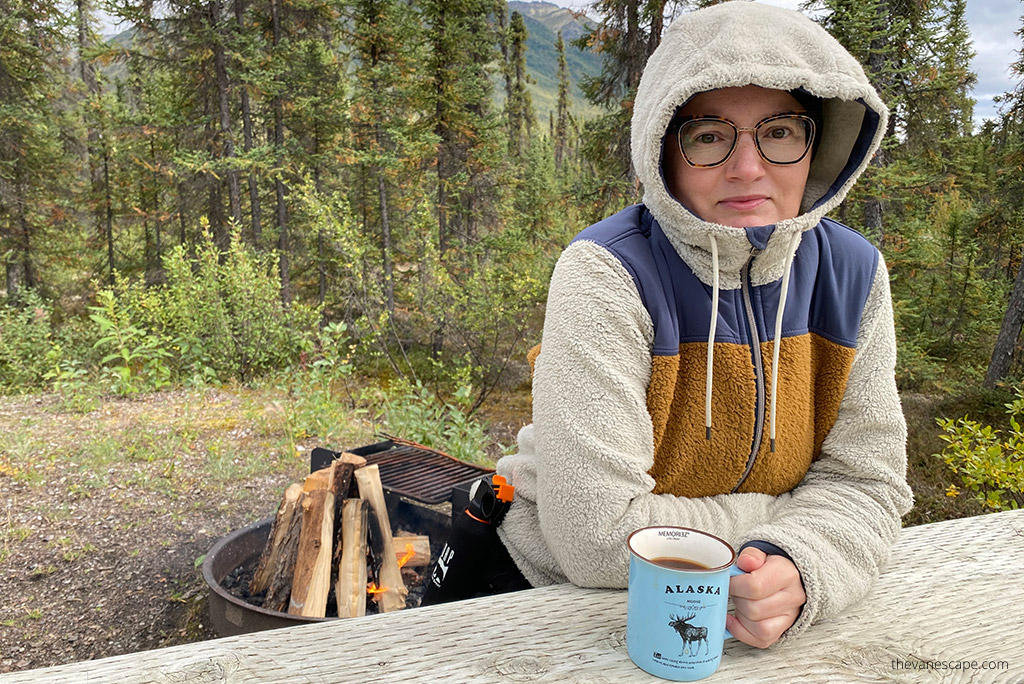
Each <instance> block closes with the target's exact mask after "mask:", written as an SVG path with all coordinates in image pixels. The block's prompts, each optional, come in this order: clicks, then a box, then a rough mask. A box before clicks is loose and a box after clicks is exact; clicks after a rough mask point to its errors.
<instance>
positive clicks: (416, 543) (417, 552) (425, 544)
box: [392, 534, 430, 568]
mask: <svg viewBox="0 0 1024 684" xmlns="http://www.w3.org/2000/svg"><path fill="white" fill-rule="evenodd" d="M408 545H411V546H412V556H410V557H409V558H408V559H407V560H406V561H405V563H402V567H403V568H422V567H424V566H426V565H430V537H427V536H425V535H422V534H407V535H399V536H397V537H394V538H393V539H392V548H394V550H395V558H397V559H398V560H399V562H401V560H402V558H403V557H404V556H405V555H406V554H407V553H409V548H408Z"/></svg>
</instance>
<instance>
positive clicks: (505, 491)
mask: <svg viewBox="0 0 1024 684" xmlns="http://www.w3.org/2000/svg"><path fill="white" fill-rule="evenodd" d="M491 481H492V482H493V483H494V485H495V487H497V490H496V491H495V496H497V498H498V501H511V500H512V497H513V496H514V495H515V493H516V488H515V487H513V486H512V485H510V484H509V483H508V480H506V479H505V478H504V477H502V476H501V475H495V476H494V477H493V478H491Z"/></svg>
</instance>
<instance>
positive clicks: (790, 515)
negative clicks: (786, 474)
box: [744, 257, 913, 638]
mask: <svg viewBox="0 0 1024 684" xmlns="http://www.w3.org/2000/svg"><path fill="white" fill-rule="evenodd" d="M895 366H896V334H895V330H894V323H893V314H892V300H891V298H890V294H889V274H888V271H887V270H886V267H885V264H884V262H883V261H882V259H881V257H879V263H878V270H877V271H876V273H875V280H874V283H873V285H872V288H871V292H870V293H869V294H868V300H867V304H866V306H865V309H864V314H863V316H862V318H861V325H860V331H859V333H858V337H857V353H856V356H855V357H854V361H853V366H852V368H851V369H850V377H849V380H848V381H847V386H846V393H845V394H844V395H843V400H842V402H841V404H840V406H839V415H838V417H837V419H836V422H835V425H833V427H832V430H831V431H830V432H829V434H828V436H827V437H826V438H825V442H824V444H823V446H822V453H821V456H820V457H819V458H818V460H816V461H815V462H814V463H813V464H812V465H811V468H810V470H809V471H808V472H807V475H805V476H804V479H803V480H802V481H801V483H800V484H799V485H797V487H796V488H794V489H793V490H792V491H791V492H790V493H789V497H788V499H787V501H785V503H784V504H783V505H782V506H780V507H779V508H778V509H776V511H775V512H774V515H773V516H772V517H770V518H766V519H765V520H764V521H763V523H762V524H760V525H757V526H756V527H754V528H752V529H750V530H749V531H748V532H747V533H746V535H745V536H746V539H745V540H744V541H746V540H751V539H760V540H764V541H767V542H771V543H773V544H775V545H776V546H779V547H780V548H782V549H783V550H785V551H786V552H787V553H788V554H789V555H790V557H792V559H793V561H794V563H796V566H797V568H799V569H800V574H801V578H802V579H803V583H804V589H805V591H806V592H807V604H806V605H805V606H804V609H803V612H802V613H801V615H800V618H799V619H798V620H797V622H796V623H795V624H794V625H793V627H791V628H790V629H789V631H787V632H786V634H785V635H784V637H783V638H786V637H789V636H792V635H793V634H798V633H799V632H801V631H803V630H804V629H805V628H806V627H807V626H808V625H810V624H811V623H813V622H815V621H817V620H819V619H821V618H825V617H829V616H831V615H834V614H836V613H838V612H839V611H841V610H842V609H843V608H845V607H847V606H848V605H851V604H853V603H854V602H856V601H857V600H859V599H860V598H861V597H862V596H864V594H866V593H867V591H868V590H869V589H870V587H871V584H872V583H873V582H874V580H875V578H876V577H877V576H878V574H879V572H880V570H881V568H882V566H883V565H884V564H885V563H886V561H887V560H888V558H889V552H890V549H891V547H892V544H893V542H894V541H895V539H896V536H897V535H898V534H899V531H900V518H901V516H902V515H903V514H904V513H906V512H907V511H909V510H910V507H911V505H912V504H913V494H912V492H911V490H910V487H909V486H908V485H907V481H906V468H907V456H906V435H907V428H906V423H905V421H904V419H903V411H902V408H901V406H900V398H899V395H898V394H897V391H896V381H895V376H894V370H895Z"/></svg>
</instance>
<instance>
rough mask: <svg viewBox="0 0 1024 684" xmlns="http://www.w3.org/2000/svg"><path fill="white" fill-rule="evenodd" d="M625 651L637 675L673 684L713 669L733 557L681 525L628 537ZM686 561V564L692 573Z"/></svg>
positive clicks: (721, 637)
mask: <svg viewBox="0 0 1024 684" xmlns="http://www.w3.org/2000/svg"><path fill="white" fill-rule="evenodd" d="M626 545H627V546H628V547H629V595H628V607H627V609H626V650H627V651H628V652H629V657H630V659H632V661H633V662H634V663H636V664H637V666H638V667H640V668H641V669H642V670H645V671H647V672H650V673H651V674H653V675H657V676H658V677H662V678H663V679H670V680H673V681H677V682H690V681H694V680H696V679H703V678H704V677H707V676H709V675H711V674H712V673H713V672H714V671H715V670H717V669H718V665H719V663H721V661H722V642H723V641H724V640H725V639H729V638H731V637H732V635H731V634H729V632H728V630H726V629H725V613H726V607H727V606H728V603H729V578H730V577H732V576H733V575H738V574H741V573H742V572H743V571H742V570H740V569H739V568H737V567H736V551H735V550H733V548H732V546H730V545H729V544H727V543H726V542H724V541H722V540H721V539H719V538H718V537H716V536H714V535H711V534H708V533H706V532H700V531H698V530H691V529H688V528H685V527H645V528H643V529H639V530H637V531H636V532H634V533H633V534H631V535H629V539H628V540H627V541H626ZM683 561H686V562H688V564H689V567H687V564H686V563H684V562H683Z"/></svg>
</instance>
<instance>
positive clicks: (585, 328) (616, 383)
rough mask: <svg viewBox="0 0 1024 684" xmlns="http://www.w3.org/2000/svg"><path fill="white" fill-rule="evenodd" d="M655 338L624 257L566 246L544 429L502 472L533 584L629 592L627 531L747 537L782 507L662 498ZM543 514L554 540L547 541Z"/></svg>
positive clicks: (513, 535)
mask: <svg viewBox="0 0 1024 684" xmlns="http://www.w3.org/2000/svg"><path fill="white" fill-rule="evenodd" d="M652 339H653V329H652V324H651V320H650V317H649V315H648V314H647V311H646V309H645V308H644V306H643V303H642V302H641V300H640V297H639V295H638V294H637V290H636V286H635V285H634V283H633V280H632V278H631V277H630V276H629V274H628V273H627V271H626V270H625V268H624V267H623V266H622V264H621V263H620V262H619V261H618V260H617V259H616V258H615V257H614V256H612V255H611V254H609V253H608V252H607V251H606V250H605V249H603V248H601V247H599V246H597V245H595V244H593V243H589V242H585V241H581V242H576V243H574V244H572V245H571V246H570V247H569V248H568V249H566V250H565V252H564V253H563V255H562V257H561V259H560V260H559V262H558V264H557V266H556V268H555V271H554V274H553V275H552V278H551V287H550V290H549V295H548V308H547V317H546V319H545V324H544V337H543V346H542V348H541V353H540V356H539V357H538V358H537V361H536V366H535V369H534V379H533V387H534V399H533V428H532V432H531V430H530V428H526V429H524V434H521V436H520V449H521V452H523V453H521V454H520V455H518V456H514V457H506V458H505V459H502V462H501V463H499V467H498V471H499V472H500V473H502V474H507V475H510V476H511V477H512V482H513V483H514V484H515V485H516V487H517V491H516V498H517V501H520V503H519V504H517V505H513V507H512V510H511V511H510V512H509V517H508V518H506V521H505V523H503V524H502V536H503V538H504V539H505V540H506V544H507V545H508V546H509V550H510V552H511V553H512V555H513V558H515V559H516V560H517V562H518V563H519V564H520V567H521V569H522V570H523V572H524V574H525V575H526V577H527V579H529V580H530V581H531V582H534V583H538V581H539V582H548V581H558V580H559V579H560V575H561V576H564V577H566V578H568V579H569V580H570V581H572V582H573V583H574V584H577V585H580V586H588V587H625V586H626V582H627V575H628V566H629V562H628V553H627V551H626V545H625V542H626V537H627V536H628V535H629V534H630V533H631V532H632V531H634V530H636V529H637V528H640V527H644V526H647V525H681V526H685V527H694V528H698V529H702V530H705V531H708V532H710V533H712V534H715V535H718V536H720V537H722V538H724V539H726V540H727V541H729V542H731V543H733V544H736V543H737V542H740V541H745V539H746V538H745V533H746V532H747V531H748V530H750V529H751V528H752V527H754V525H756V524H757V523H758V522H760V521H763V520H765V519H771V518H772V516H773V511H774V510H775V508H776V507H777V506H778V505H779V498H777V497H772V496H768V495H765V494H733V495H723V496H717V497H708V498H701V499H687V498H681V497H676V496H672V495H666V494H659V495H655V494H652V493H651V490H652V489H653V488H654V480H653V478H651V476H650V475H648V473H647V471H648V470H649V469H650V468H651V466H652V464H653V459H654V445H653V429H652V427H651V419H650V416H649V414H648V413H647V397H646V394H647V385H648V381H649V378H650V367H651V359H650V354H651V352H650V350H651V344H652ZM530 451H533V452H534V453H529V452H530ZM534 471H535V472H534ZM532 502H535V504H536V508H535V512H534V510H533V508H532ZM534 515H535V516H536V518H534V517H533V516H534ZM536 519H539V529H540V533H541V537H542V539H536V538H535V536H536V532H535V530H536V522H535V520H536ZM524 561H525V562H524Z"/></svg>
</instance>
